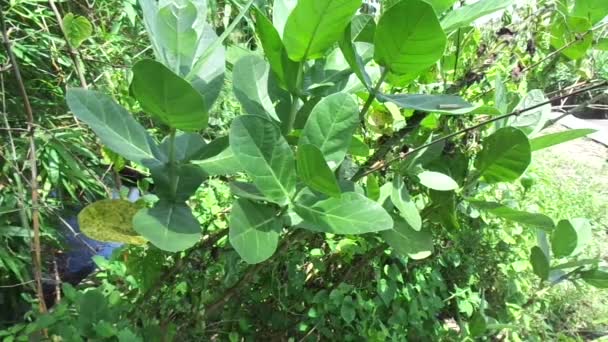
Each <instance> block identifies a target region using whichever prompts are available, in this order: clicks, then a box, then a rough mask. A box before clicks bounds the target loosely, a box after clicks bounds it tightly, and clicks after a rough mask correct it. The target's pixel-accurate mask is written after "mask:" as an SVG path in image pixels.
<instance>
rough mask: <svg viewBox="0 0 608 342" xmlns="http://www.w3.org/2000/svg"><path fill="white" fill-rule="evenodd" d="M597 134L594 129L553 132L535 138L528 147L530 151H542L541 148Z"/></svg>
mask: <svg viewBox="0 0 608 342" xmlns="http://www.w3.org/2000/svg"><path fill="white" fill-rule="evenodd" d="M595 132H597V131H596V130H594V129H588V128H582V129H569V130H567V131H563V132H555V133H550V134H545V135H543V136H540V137H536V138H534V139H531V140H530V146H531V148H532V151H538V150H542V149H543V148H547V147H551V146H554V145H558V144H561V143H565V142H567V141H570V140H574V139H578V138H582V137H585V136H587V135H589V134H592V133H595Z"/></svg>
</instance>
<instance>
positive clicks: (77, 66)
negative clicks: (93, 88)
mask: <svg viewBox="0 0 608 342" xmlns="http://www.w3.org/2000/svg"><path fill="white" fill-rule="evenodd" d="M49 6H51V9H52V10H53V13H54V14H55V18H56V19H57V24H58V25H59V29H60V30H61V34H62V35H63V38H64V39H65V43H66V46H67V47H68V54H69V55H70V58H71V59H72V62H73V63H74V69H75V70H76V75H78V79H79V80H80V85H81V86H82V87H83V88H85V89H86V88H88V87H89V86H88V84H87V80H86V79H85V78H84V73H83V71H82V70H81V64H80V63H81V61H80V59H79V58H78V54H77V52H76V50H75V49H74V47H73V46H72V44H70V40H69V39H68V36H67V34H66V33H65V28H64V27H63V19H62V18H61V13H59V10H58V9H57V6H56V5H55V1H54V0H49Z"/></svg>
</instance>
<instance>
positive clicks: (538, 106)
mask: <svg viewBox="0 0 608 342" xmlns="http://www.w3.org/2000/svg"><path fill="white" fill-rule="evenodd" d="M607 85H608V81H604V82H601V83H598V84H596V85H593V86H590V87H587V88H583V89H579V90H577V91H575V92H572V93H570V94H566V95H560V96H557V97H554V98H552V99H550V100H547V101H544V102H541V103H538V104H535V105H533V106H530V107H528V108H524V109H519V110H516V111H514V112H512V113H509V114H505V115H500V116H496V117H493V118H491V119H489V120H486V121H483V122H481V123H479V124H477V125H473V126H471V127H467V128H465V129H462V130H460V131H457V132H454V133H450V134H448V135H446V136H443V137H441V138H439V139H435V140H433V141H431V142H430V143H428V144H424V145H422V146H419V147H417V148H415V149H413V150H411V151H408V152H407V153H404V154H402V155H400V156H399V157H396V158H393V159H391V160H389V161H387V162H386V163H382V164H378V165H376V166H373V167H371V168H369V169H368V170H367V171H365V172H363V173H362V174H361V176H360V177H359V179H360V178H362V177H365V176H367V175H369V174H370V173H374V172H376V171H378V170H381V169H383V168H385V167H387V166H389V165H390V164H392V163H394V162H396V161H398V160H401V159H403V158H405V157H407V156H409V155H412V154H414V153H417V152H420V151H421V150H424V149H425V148H427V147H429V146H432V145H435V144H438V143H440V142H442V141H446V140H449V139H451V138H454V137H456V136H459V135H461V134H464V133H467V132H470V131H473V130H476V129H477V128H480V127H483V126H485V125H487V124H490V123H492V122H495V121H500V120H502V119H506V118H509V117H512V116H518V115H520V114H522V113H525V112H528V111H530V110H533V109H536V108H540V107H542V106H545V105H547V104H550V103H552V102H553V101H557V100H561V99H563V98H565V97H569V96H574V95H577V94H580V93H584V92H587V91H591V90H595V89H599V88H603V87H606V86H607Z"/></svg>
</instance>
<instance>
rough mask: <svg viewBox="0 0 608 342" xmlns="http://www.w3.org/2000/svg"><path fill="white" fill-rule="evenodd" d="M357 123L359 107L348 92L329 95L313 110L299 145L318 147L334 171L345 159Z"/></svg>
mask: <svg viewBox="0 0 608 342" xmlns="http://www.w3.org/2000/svg"><path fill="white" fill-rule="evenodd" d="M358 124H359V106H358V105H357V102H356V101H355V99H354V98H353V97H352V96H350V95H348V94H345V93H336V94H333V95H330V96H328V97H326V98H324V99H323V100H321V101H320V102H319V103H317V105H316V106H315V107H314V108H313V110H312V112H311V113H310V116H309V117H308V120H307V121H306V125H305V126H304V129H303V130H302V134H301V136H300V140H299V146H302V145H306V144H311V145H314V146H316V147H318V148H319V150H321V152H322V153H323V156H324V157H325V160H326V161H327V163H328V164H329V167H330V168H331V169H335V168H337V167H338V166H339V165H340V163H342V160H343V159H344V157H345V156H346V151H348V147H349V145H350V141H351V138H352V136H353V134H354V133H355V130H356V128H357V125H358Z"/></svg>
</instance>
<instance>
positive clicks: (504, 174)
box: [475, 127, 532, 184]
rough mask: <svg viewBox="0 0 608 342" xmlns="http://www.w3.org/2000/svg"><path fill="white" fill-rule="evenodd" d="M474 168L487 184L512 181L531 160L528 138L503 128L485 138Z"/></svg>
mask: <svg viewBox="0 0 608 342" xmlns="http://www.w3.org/2000/svg"><path fill="white" fill-rule="evenodd" d="M482 146H483V150H482V151H481V152H480V153H479V154H478V155H477V159H476V160H475V167H476V168H477V170H479V173H480V175H481V176H483V178H484V180H485V181H486V182H487V183H488V184H493V183H498V182H510V181H514V180H516V179H517V178H519V176H521V175H522V174H523V173H524V172H525V171H526V169H527V168H528V165H530V161H531V159H532V151H531V149H530V142H529V141H528V137H526V135H525V134H524V133H523V132H522V131H521V130H519V129H517V128H513V127H505V128H501V129H499V130H497V131H496V132H495V133H494V134H492V135H490V136H489V137H487V138H485V139H484V140H483V142H482Z"/></svg>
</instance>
